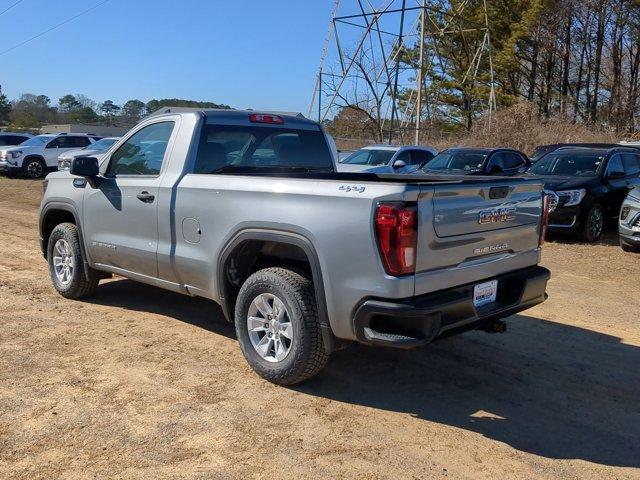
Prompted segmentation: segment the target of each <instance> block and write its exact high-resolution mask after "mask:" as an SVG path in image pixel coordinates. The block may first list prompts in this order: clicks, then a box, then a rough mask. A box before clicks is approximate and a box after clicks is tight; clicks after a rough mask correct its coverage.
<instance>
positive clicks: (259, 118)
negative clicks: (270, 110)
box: [249, 113, 284, 125]
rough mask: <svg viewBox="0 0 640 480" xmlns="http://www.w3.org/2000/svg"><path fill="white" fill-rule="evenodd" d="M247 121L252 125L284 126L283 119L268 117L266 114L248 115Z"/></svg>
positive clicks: (274, 116)
mask: <svg viewBox="0 0 640 480" xmlns="http://www.w3.org/2000/svg"><path fill="white" fill-rule="evenodd" d="M249 121H250V122H253V123H270V124H272V125H284V118H282V117H281V116H280V115H270V114H267V113H250V114H249Z"/></svg>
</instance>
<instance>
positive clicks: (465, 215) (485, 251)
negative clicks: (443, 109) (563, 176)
mask: <svg viewBox="0 0 640 480" xmlns="http://www.w3.org/2000/svg"><path fill="white" fill-rule="evenodd" d="M541 191H542V183H540V182H538V181H535V180H533V181H532V180H524V179H505V180H495V179H492V180H491V181H488V180H485V181H478V182H477V183H476V182H465V183H459V184H442V185H437V184H436V185H429V186H427V185H424V186H421V190H420V196H419V200H418V209H419V215H420V222H419V230H418V252H417V259H416V294H417V295H418V294H422V293H427V292H430V291H435V290H439V289H442V288H448V287H451V286H455V285H460V284H465V283H469V282H473V281H476V280H481V279H486V278H490V277H493V276H495V275H499V274H502V273H506V272H509V271H513V270H517V269H519V268H525V267H527V266H531V265H535V264H536V263H537V262H538V259H539V249H538V240H539V232H540V219H541V213H542V195H541Z"/></svg>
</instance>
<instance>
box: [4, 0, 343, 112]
mask: <svg viewBox="0 0 640 480" xmlns="http://www.w3.org/2000/svg"><path fill="white" fill-rule="evenodd" d="M15 2H16V0H0V12H2V11H3V10H5V9H6V8H8V7H9V6H11V5H12V4H14V3H15ZM98 3H100V0H56V1H54V0H22V1H21V2H20V3H19V4H18V5H16V6H15V7H14V8H12V9H11V10H9V11H8V12H6V13H4V14H3V15H2V16H1V17H0V24H1V25H3V28H2V31H3V34H2V36H1V37H0V52H2V51H5V50H7V49H9V48H11V47H13V46H14V45H16V44H19V43H20V42H22V41H24V40H26V39H27V38H30V37H32V36H34V35H37V34H39V33H41V32H43V31H45V30H47V29H48V28H50V27H51V26H53V25H55V24H57V23H59V22H62V21H64V20H66V19H68V18H70V17H72V16H73V15H75V14H77V13H79V12H82V11H83V10H86V9H87V8H89V7H91V6H93V5H95V4H98ZM332 5H333V1H332V0H177V1H176V0H109V1H108V2H107V3H106V4H105V5H102V6H100V7H99V8H97V9H95V10H93V11H91V12H90V13H88V14H86V15H84V16H82V17H80V18H79V19H77V20H75V21H73V22H70V23H68V24H67V25H65V26H63V27H61V28H60V29H58V30H55V31H53V32H51V33H48V34H46V35H44V36H42V37H41V38H38V39H36V40H34V41H32V42H30V43H28V44H26V45H24V46H21V47H19V48H17V49H15V50H13V51H11V52H9V53H6V54H4V55H0V85H1V86H2V90H3V92H4V93H5V94H6V95H7V96H8V97H9V98H10V99H14V98H16V97H18V96H19V95H20V94H22V93H35V94H45V95H47V96H49V97H50V98H51V99H52V102H53V103H57V100H58V98H60V97H61V96H62V95H64V94H66V93H72V94H76V93H82V94H85V95H87V96H89V97H90V98H93V99H94V100H96V101H103V100H105V99H111V100H114V101H115V102H116V103H119V104H122V103H123V102H125V101H126V100H128V99H131V98H139V99H140V100H143V101H147V100H150V99H152V98H173V97H177V98H188V99H193V100H207V101H213V102H218V103H227V104H229V105H231V106H233V107H236V108H248V107H251V108H255V109H267V108H274V109H280V110H293V111H302V112H305V113H306V111H307V108H308V105H309V101H310V98H311V93H312V90H313V86H314V82H315V75H316V73H317V69H318V64H319V61H320V54H321V50H322V44H323V41H324V37H325V35H326V32H327V26H328V22H329V19H330V17H331V9H332Z"/></svg>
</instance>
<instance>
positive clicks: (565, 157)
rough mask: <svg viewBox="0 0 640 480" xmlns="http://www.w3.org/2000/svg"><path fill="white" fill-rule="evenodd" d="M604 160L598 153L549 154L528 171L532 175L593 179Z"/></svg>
mask: <svg viewBox="0 0 640 480" xmlns="http://www.w3.org/2000/svg"><path fill="white" fill-rule="evenodd" d="M603 160H604V155H603V154H602V153H599V152H592V151H584V152H577V151H572V152H551V153H549V154H547V155H545V156H544V157H542V158H541V159H540V160H538V162H537V163H536V164H535V165H533V166H532V167H531V168H530V169H529V173H531V174H533V175H562V176H567V177H594V176H595V175H596V174H597V173H598V168H599V167H600V165H601V164H602V162H603Z"/></svg>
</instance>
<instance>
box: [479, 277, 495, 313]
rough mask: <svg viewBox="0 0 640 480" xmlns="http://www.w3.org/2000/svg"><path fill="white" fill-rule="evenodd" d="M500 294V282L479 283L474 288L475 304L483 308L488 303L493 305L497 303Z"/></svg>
mask: <svg viewBox="0 0 640 480" xmlns="http://www.w3.org/2000/svg"><path fill="white" fill-rule="evenodd" d="M497 294H498V281H497V280H492V281H490V282H485V283H479V284H478V285H476V286H475V287H473V304H474V305H475V306H476V307H481V306H483V305H486V304H487V303H493V302H495V301H496V295H497Z"/></svg>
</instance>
